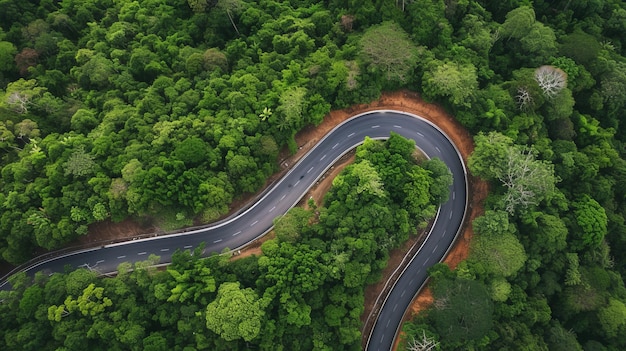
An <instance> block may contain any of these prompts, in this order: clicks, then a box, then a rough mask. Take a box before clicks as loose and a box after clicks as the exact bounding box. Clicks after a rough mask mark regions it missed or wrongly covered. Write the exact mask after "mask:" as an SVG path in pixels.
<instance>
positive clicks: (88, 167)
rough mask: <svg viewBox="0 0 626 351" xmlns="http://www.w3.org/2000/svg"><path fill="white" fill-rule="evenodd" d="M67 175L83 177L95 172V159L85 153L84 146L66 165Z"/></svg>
mask: <svg viewBox="0 0 626 351" xmlns="http://www.w3.org/2000/svg"><path fill="white" fill-rule="evenodd" d="M64 168H65V175H66V176H68V175H73V176H75V177H82V176H86V175H89V174H92V173H94V172H95V169H96V162H95V161H94V157H93V156H92V155H90V154H89V153H88V152H86V151H85V147H84V146H80V147H78V148H77V149H76V150H75V151H74V152H72V154H71V155H70V157H69V158H68V160H67V161H66V162H65V164H64Z"/></svg>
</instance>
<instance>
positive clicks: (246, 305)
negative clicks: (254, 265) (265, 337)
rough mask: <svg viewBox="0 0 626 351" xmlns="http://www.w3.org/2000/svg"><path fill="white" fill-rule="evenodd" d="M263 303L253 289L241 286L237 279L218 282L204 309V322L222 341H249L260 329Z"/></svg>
mask: <svg viewBox="0 0 626 351" xmlns="http://www.w3.org/2000/svg"><path fill="white" fill-rule="evenodd" d="M264 308H265V302H264V301H263V300H262V299H259V298H258V296H257V294H256V293H255V292H254V290H252V289H250V288H246V289H241V288H240V286H239V283H238V282H226V283H222V285H220V287H219V289H218V291H217V298H216V299H215V301H213V302H211V303H210V304H209V305H208V306H207V309H206V325H207V328H209V329H211V330H212V331H214V332H215V333H217V334H219V335H220V336H221V337H222V338H224V340H227V341H233V340H237V339H243V340H245V341H252V340H253V339H255V338H256V337H257V336H258V335H259V332H260V331H261V322H262V321H263V318H264V316H265V311H264Z"/></svg>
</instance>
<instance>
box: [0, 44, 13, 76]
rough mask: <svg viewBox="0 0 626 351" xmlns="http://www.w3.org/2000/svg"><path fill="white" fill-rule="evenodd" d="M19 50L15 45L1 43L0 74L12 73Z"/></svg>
mask: <svg viewBox="0 0 626 351" xmlns="http://www.w3.org/2000/svg"><path fill="white" fill-rule="evenodd" d="M16 53H17V48H16V47H15V45H13V43H11V42H8V41H0V72H10V71H13V70H14V69H15V61H14V59H13V58H14V57H15V54H16Z"/></svg>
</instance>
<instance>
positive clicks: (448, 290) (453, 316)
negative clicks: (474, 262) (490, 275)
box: [429, 278, 493, 348]
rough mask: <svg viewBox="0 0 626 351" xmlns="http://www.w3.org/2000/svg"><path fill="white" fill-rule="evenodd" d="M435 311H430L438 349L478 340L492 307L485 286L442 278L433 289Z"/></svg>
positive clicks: (488, 325)
mask: <svg viewBox="0 0 626 351" xmlns="http://www.w3.org/2000/svg"><path fill="white" fill-rule="evenodd" d="M433 295H434V297H435V302H434V305H435V308H434V309H433V310H431V312H430V315H429V319H431V320H432V322H433V325H434V327H435V329H436V330H437V333H438V334H439V335H440V336H441V338H440V341H441V343H442V347H443V348H445V344H452V345H454V344H455V343H457V342H463V341H465V342H467V341H470V340H478V339H480V338H481V337H483V336H485V335H486V334H487V332H488V331H489V330H490V329H491V327H492V324H493V305H492V303H491V300H490V299H489V294H488V292H487V289H486V288H485V286H484V285H483V284H482V283H481V282H479V281H475V280H466V279H460V278H455V279H453V280H451V279H446V278H443V279H441V278H440V280H439V281H437V282H436V283H435V285H434V287H433Z"/></svg>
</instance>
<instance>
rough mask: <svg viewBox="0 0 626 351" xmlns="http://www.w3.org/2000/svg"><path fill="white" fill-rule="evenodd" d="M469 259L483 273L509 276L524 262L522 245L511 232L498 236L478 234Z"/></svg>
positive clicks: (524, 253) (524, 254)
mask: <svg viewBox="0 0 626 351" xmlns="http://www.w3.org/2000/svg"><path fill="white" fill-rule="evenodd" d="M471 252H472V257H471V258H470V260H471V261H472V262H473V263H474V264H476V265H479V266H480V267H482V269H483V270H484V272H485V273H487V274H493V275H495V276H500V277H510V276H512V275H514V274H515V273H517V271H519V270H520V269H521V268H522V267H523V266H524V263H526V252H525V251H524V247H523V246H522V244H521V243H520V242H519V240H518V239H517V238H516V237H515V235H513V234H511V233H504V234H500V235H498V236H493V235H484V234H483V235H479V236H478V237H477V238H475V239H474V242H473V245H472V250H471Z"/></svg>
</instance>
